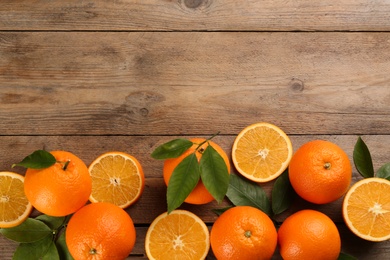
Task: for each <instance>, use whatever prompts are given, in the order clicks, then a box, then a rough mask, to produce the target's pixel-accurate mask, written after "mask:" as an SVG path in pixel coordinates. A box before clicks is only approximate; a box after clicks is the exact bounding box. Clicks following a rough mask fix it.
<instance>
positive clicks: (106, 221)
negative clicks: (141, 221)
mask: <svg viewBox="0 0 390 260" xmlns="http://www.w3.org/2000/svg"><path fill="white" fill-rule="evenodd" d="M65 232H66V233H65V239H66V245H67V246H68V249H69V252H70V254H71V255H72V256H73V258H74V259H75V260H89V259H90V260H106V259H107V260H108V259H109V260H123V259H125V258H126V257H127V256H128V255H129V254H130V253H131V251H132V250H133V248H134V244H135V239H136V230H135V227H134V223H133V220H132V219H131V217H130V216H129V214H127V213H126V211H124V210H123V209H122V208H120V207H118V206H116V205H114V204H112V203H107V202H97V203H92V204H88V205H86V206H84V207H83V208H81V209H80V210H78V211H77V212H76V213H75V214H74V215H73V216H72V217H71V219H70V220H69V223H68V226H67V228H66V231H65Z"/></svg>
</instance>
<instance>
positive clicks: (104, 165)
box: [88, 151, 145, 208]
mask: <svg viewBox="0 0 390 260" xmlns="http://www.w3.org/2000/svg"><path fill="white" fill-rule="evenodd" d="M88 169H89V173H90V175H91V177H92V192H91V195H90V197H89V200H90V201H91V202H109V203H112V204H115V205H117V206H119V207H121V208H126V207H128V206H130V205H132V204H133V203H135V202H136V201H137V200H138V199H139V198H140V197H141V194H142V192H143V190H144V187H145V176H144V173H143V169H142V167H141V164H140V163H139V161H138V160H137V159H136V158H135V157H134V156H132V155H129V154H126V153H123V152H116V151H113V152H107V153H104V154H102V155H100V156H99V157H98V158H96V159H95V160H94V161H93V162H92V163H91V165H90V166H89V168H88Z"/></svg>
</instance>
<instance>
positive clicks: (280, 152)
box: [232, 123, 293, 182]
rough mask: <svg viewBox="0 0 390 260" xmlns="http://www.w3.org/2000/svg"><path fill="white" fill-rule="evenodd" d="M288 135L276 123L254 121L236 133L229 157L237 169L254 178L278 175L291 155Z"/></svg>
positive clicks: (275, 176)
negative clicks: (254, 122) (230, 156)
mask: <svg viewBox="0 0 390 260" xmlns="http://www.w3.org/2000/svg"><path fill="white" fill-rule="evenodd" d="M292 152H293V149H292V144H291V141H290V138H289V137H288V136H287V135H286V134H285V133H284V132H283V131H282V130H281V129H280V128H279V127H277V126H275V125H272V124H269V123H256V124H253V125H250V126H247V127H246V128H245V129H243V130H242V131H241V132H240V133H239V134H238V136H237V137H236V139H235V141H234V144H233V149H232V160H233V163H234V166H235V167H236V169H237V171H238V172H239V173H241V174H242V175H243V176H244V177H246V178H248V179H250V180H252V181H255V182H267V181H271V180H273V179H275V178H277V177H278V176H279V175H280V174H282V173H283V171H284V170H285V169H286V168H287V166H288V164H289V162H290V160H291V157H292Z"/></svg>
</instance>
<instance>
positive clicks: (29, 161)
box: [12, 150, 56, 169]
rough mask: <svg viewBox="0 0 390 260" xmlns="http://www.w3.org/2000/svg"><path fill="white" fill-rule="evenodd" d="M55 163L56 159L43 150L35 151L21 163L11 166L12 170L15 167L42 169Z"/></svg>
mask: <svg viewBox="0 0 390 260" xmlns="http://www.w3.org/2000/svg"><path fill="white" fill-rule="evenodd" d="M55 163H56V158H55V157H54V156H53V155H52V154H51V153H49V152H48V151H45V150H37V151H35V152H33V153H32V154H30V155H28V156H26V157H25V158H24V159H23V160H22V161H21V162H19V163H15V164H13V165H12V168H13V167H15V166H22V167H25V168H31V169H44V168H48V167H50V166H52V165H53V164H55Z"/></svg>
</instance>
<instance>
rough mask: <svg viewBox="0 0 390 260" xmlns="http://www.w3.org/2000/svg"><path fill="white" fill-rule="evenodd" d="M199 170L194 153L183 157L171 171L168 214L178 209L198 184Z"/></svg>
mask: <svg viewBox="0 0 390 260" xmlns="http://www.w3.org/2000/svg"><path fill="white" fill-rule="evenodd" d="M199 179H200V170H199V163H198V159H197V158H196V155H195V153H192V154H190V155H188V156H187V157H185V158H184V159H183V160H182V161H181V162H180V163H179V164H178V165H177V166H176V168H175V169H174V170H173V172H172V176H171V178H170V179H169V182H168V189H167V203H168V213H171V212H172V211H173V210H175V209H176V208H178V207H179V206H180V205H181V204H182V203H183V202H184V200H185V199H186V198H187V197H188V195H189V194H190V193H191V191H192V190H193V189H194V188H195V186H196V185H197V184H198V182H199Z"/></svg>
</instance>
